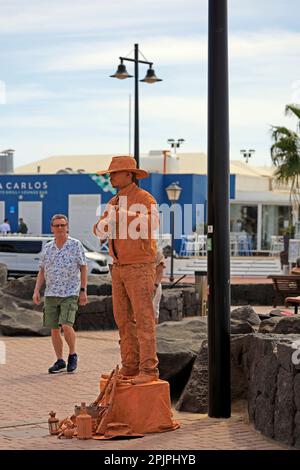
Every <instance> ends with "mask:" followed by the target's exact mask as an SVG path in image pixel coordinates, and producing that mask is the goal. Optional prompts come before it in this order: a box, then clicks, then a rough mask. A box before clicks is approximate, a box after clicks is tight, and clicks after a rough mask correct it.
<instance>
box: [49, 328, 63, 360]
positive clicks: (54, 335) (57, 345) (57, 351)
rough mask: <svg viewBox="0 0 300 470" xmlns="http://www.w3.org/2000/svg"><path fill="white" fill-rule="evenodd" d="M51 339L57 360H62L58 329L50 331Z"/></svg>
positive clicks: (61, 342) (61, 343) (61, 341)
mask: <svg viewBox="0 0 300 470" xmlns="http://www.w3.org/2000/svg"><path fill="white" fill-rule="evenodd" d="M51 339H52V344H53V348H54V351H55V354H56V357H57V359H62V358H63V340H62V337H61V334H60V328H52V329H51Z"/></svg>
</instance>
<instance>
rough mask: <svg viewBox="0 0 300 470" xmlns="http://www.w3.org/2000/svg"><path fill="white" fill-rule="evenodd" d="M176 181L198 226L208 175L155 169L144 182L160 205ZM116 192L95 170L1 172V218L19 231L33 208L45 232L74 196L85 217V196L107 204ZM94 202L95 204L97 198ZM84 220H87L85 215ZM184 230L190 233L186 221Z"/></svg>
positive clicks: (182, 202) (232, 191)
mask: <svg viewBox="0 0 300 470" xmlns="http://www.w3.org/2000/svg"><path fill="white" fill-rule="evenodd" d="M173 182H177V183H178V184H179V185H180V186H181V187H182V193H181V197H180V199H179V201H178V204H179V205H180V206H181V207H182V208H183V207H184V205H185V204H189V205H191V206H192V224H193V226H196V225H197V223H198V222H199V221H202V222H205V220H206V212H207V210H206V207H207V177H206V175H195V174H157V173H152V174H150V176H149V178H146V179H143V180H141V182H140V186H141V187H142V188H143V189H145V190H147V191H149V192H150V193H151V194H152V195H153V196H154V197H155V199H156V200H157V202H158V204H159V205H161V204H166V205H169V201H168V198H167V194H166V191H165V188H166V187H167V186H169V185H170V184H171V183H173ZM114 194H115V190H114V189H113V188H112V187H111V185H110V182H109V178H107V177H103V176H98V175H95V174H63V175H42V174H36V175H0V219H1V221H2V220H3V219H4V218H8V219H9V223H10V225H11V229H12V232H16V231H17V226H18V219H19V217H23V218H24V219H25V217H26V219H27V221H28V219H30V218H31V215H30V214H32V211H36V212H35V214H36V215H35V216H34V217H35V219H36V218H40V225H39V227H40V231H41V233H49V232H50V220H51V217H52V215H53V214H55V213H64V214H67V215H69V216H70V210H71V209H70V207H71V205H70V201H71V199H72V198H73V199H74V198H75V199H76V196H77V199H78V200H80V199H82V200H83V209H82V210H81V211H80V210H79V211H77V214H79V215H80V217H81V215H82V216H84V214H82V212H84V197H85V196H89V195H94V196H95V199H94V201H99V204H105V203H106V202H108V201H109V199H110V198H111V197H112V196H113V195H114ZM234 196H235V176H234V175H231V176H230V198H231V199H234ZM91 201H92V199H91ZM91 203H92V204H95V202H91ZM197 205H198V206H199V207H200V208H201V207H202V209H203V210H202V211H201V214H198V220H197V212H196V207H197ZM24 211H25V212H24ZM26 211H27V212H26ZM95 213H96V207H95ZM24 214H25V215H24ZM79 215H77V217H79ZM95 216H96V215H95ZM32 217H33V216H32ZM201 219H202V220H201ZM82 220H83V221H84V217H82ZM25 222H26V220H25ZM88 222H89V221H87V223H88ZM167 223H168V222H167V221H165V220H163V227H162V230H161V231H163V232H166V231H168V230H167V228H168V227H167ZM182 233H187V231H186V230H185V228H184V223H183V231H182Z"/></svg>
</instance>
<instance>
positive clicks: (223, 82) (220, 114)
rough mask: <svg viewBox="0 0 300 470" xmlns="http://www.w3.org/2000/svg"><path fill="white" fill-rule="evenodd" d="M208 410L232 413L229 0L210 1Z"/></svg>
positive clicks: (224, 414) (217, 414)
mask: <svg viewBox="0 0 300 470" xmlns="http://www.w3.org/2000/svg"><path fill="white" fill-rule="evenodd" d="M208 31H209V33H208V155H207V160H208V227H207V265H208V289H209V290H208V294H209V295H208V364H209V368H208V415H209V416H210V417H214V418H229V417H230V413H231V397H230V257H229V118H228V115H229V112H228V108H229V105H228V99H229V98H228V45H227V44H228V26H227V0H209V24H208Z"/></svg>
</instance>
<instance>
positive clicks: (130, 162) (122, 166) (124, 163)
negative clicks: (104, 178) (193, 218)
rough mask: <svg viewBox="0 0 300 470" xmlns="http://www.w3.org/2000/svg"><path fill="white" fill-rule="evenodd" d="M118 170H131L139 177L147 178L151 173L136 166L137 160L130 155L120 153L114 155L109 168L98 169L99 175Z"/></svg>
mask: <svg viewBox="0 0 300 470" xmlns="http://www.w3.org/2000/svg"><path fill="white" fill-rule="evenodd" d="M117 171H130V172H131V173H134V174H135V176H136V177H137V178H138V179H141V178H147V176H149V173H148V172H147V171H146V170H141V169H140V168H137V167H136V160H135V158H133V157H130V156H129V155H120V156H117V157H113V158H112V161H111V162H110V165H109V167H108V169H107V170H100V171H97V175H105V174H107V173H116V172H117Z"/></svg>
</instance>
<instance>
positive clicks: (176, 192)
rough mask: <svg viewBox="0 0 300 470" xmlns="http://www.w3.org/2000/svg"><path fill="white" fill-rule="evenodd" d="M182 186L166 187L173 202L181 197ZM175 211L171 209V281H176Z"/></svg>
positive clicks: (176, 184)
mask: <svg viewBox="0 0 300 470" xmlns="http://www.w3.org/2000/svg"><path fill="white" fill-rule="evenodd" d="M181 191H182V188H181V187H180V186H179V184H178V183H172V184H170V185H169V186H168V187H167V188H166V193H167V196H168V199H169V201H170V203H171V206H172V204H174V203H176V202H177V201H178V199H179V198H180V195H181ZM174 228H175V227H174V211H173V210H172V207H171V210H170V231H171V270H170V282H173V281H174V274H173V273H174V231H175V230H174Z"/></svg>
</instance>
